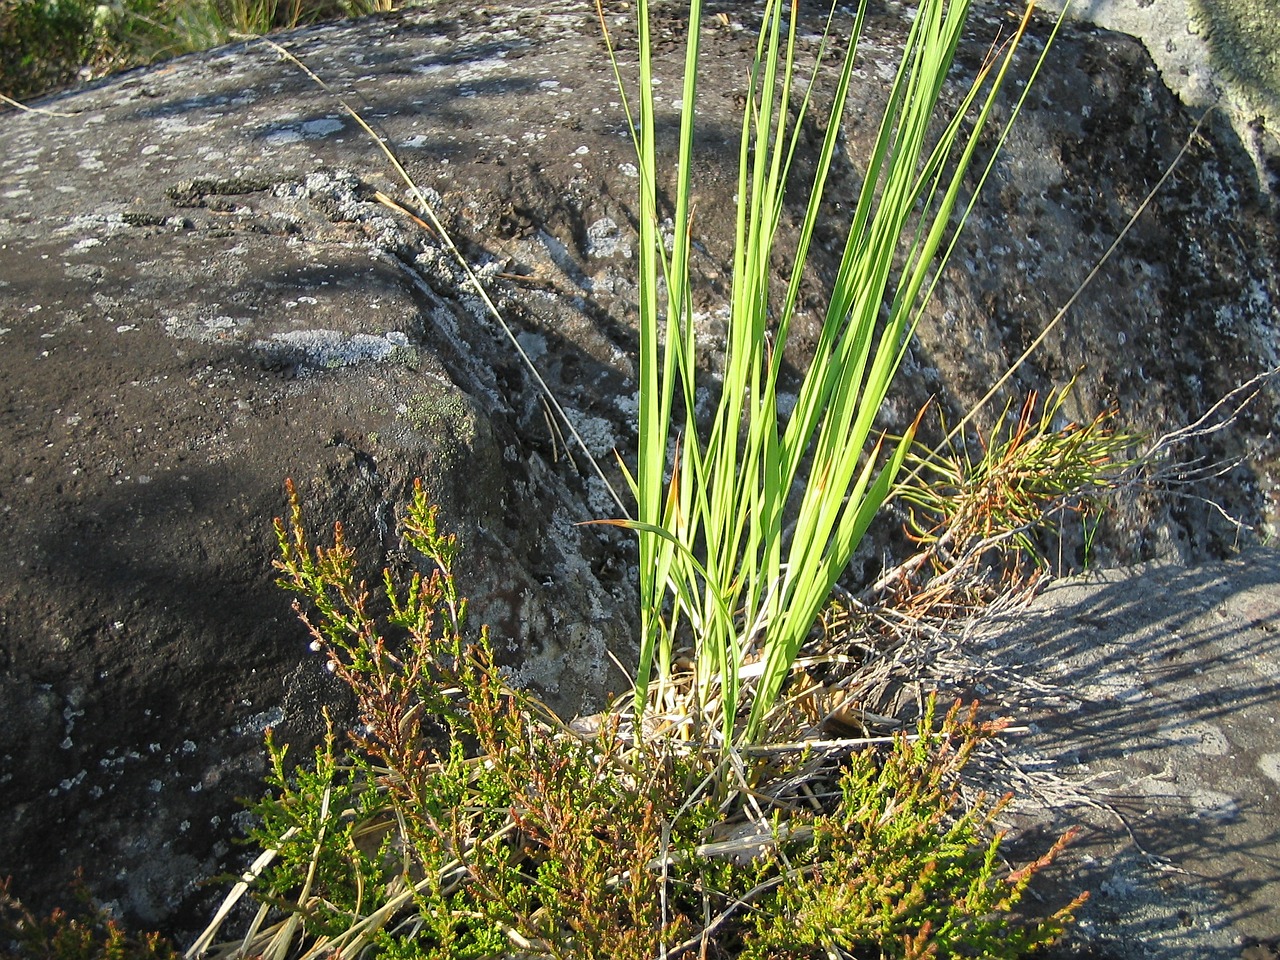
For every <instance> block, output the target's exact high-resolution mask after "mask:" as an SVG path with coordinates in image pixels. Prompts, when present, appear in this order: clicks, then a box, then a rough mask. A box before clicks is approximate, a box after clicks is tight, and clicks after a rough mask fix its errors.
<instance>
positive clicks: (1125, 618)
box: [971, 549, 1280, 960]
mask: <svg viewBox="0 0 1280 960" xmlns="http://www.w3.org/2000/svg"><path fill="white" fill-rule="evenodd" d="M1278 632H1280V552H1277V551H1276V550H1273V549H1272V550H1266V549H1254V550H1250V551H1247V552H1245V553H1243V554H1242V555H1241V556H1240V557H1239V558H1237V559H1234V560H1231V561H1227V562H1224V563H1212V564H1204V565H1200V566H1197V567H1192V568H1188V567H1184V566H1182V565H1179V564H1169V563H1162V564H1150V565H1145V566H1143V567H1138V568H1133V569H1130V570H1125V571H1100V572H1097V573H1095V574H1093V575H1091V576H1089V577H1082V578H1079V579H1073V580H1063V581H1060V582H1058V583H1056V584H1054V585H1053V586H1051V587H1050V588H1049V589H1048V590H1046V591H1045V593H1044V594H1043V595H1041V596H1040V597H1038V598H1037V599H1036V600H1035V602H1034V603H1033V604H1032V606H1031V607H1030V609H1027V610H1019V611H1018V612H1016V613H1014V614H1008V615H1004V616H1000V617H997V618H995V619H994V620H992V621H990V622H988V623H987V624H986V625H984V626H983V627H982V628H981V629H980V630H978V631H976V632H975V634H974V636H973V641H974V642H973V645H972V651H973V657H974V660H975V662H976V661H981V663H982V664H983V667H982V668H981V669H980V670H979V671H977V672H976V673H975V674H974V675H973V677H972V678H971V682H976V683H981V684H983V685H984V689H986V690H988V692H989V694H988V696H987V697H986V698H985V699H986V707H987V708H988V709H990V710H991V711H992V712H993V713H996V714H1003V715H1004V716H1008V717H1012V718H1013V720H1014V722H1015V723H1016V724H1018V725H1019V726H1020V727H1021V728H1022V732H1020V733H1015V734H1010V735H1009V736H1008V737H1007V740H1008V744H1009V749H1008V751H1007V752H1006V753H1005V757H1006V759H1007V761H1011V762H1012V763H1013V764H1014V765H1015V766H1016V767H1017V768H1019V769H1021V770H1023V771H1025V774H1024V776H1023V777H1022V778H1021V779H1018V780H1016V781H1013V782H1011V781H1010V780H1008V779H1005V778H1003V777H1002V776H1001V775H1000V774H998V773H997V774H996V779H997V782H996V783H995V784H994V786H995V788H996V789H998V790H1003V789H1005V788H1007V787H1009V786H1014V787H1016V789H1017V791H1018V794H1019V799H1018V802H1017V803H1015V805H1014V807H1013V812H1012V816H1011V818H1010V819H1011V821H1012V823H1013V824H1015V825H1016V826H1017V827H1018V828H1019V829H1020V830H1022V831H1029V832H1031V833H1032V835H1035V836H1038V838H1039V839H1038V840H1037V841H1036V843H1037V844H1039V845H1040V847H1041V848H1043V837H1044V835H1045V833H1046V832H1054V833H1060V832H1061V831H1062V830H1064V829H1066V827H1067V826H1068V825H1069V824H1077V825H1081V826H1082V828H1083V829H1082V832H1081V834H1080V837H1079V838H1078V839H1077V841H1076V842H1075V843H1073V844H1072V845H1071V846H1070V847H1069V848H1068V849H1067V852H1066V854H1065V855H1064V857H1063V860H1062V861H1061V862H1060V863H1058V864H1056V865H1055V867H1054V868H1053V869H1052V871H1051V872H1050V873H1049V874H1048V875H1047V876H1044V877H1042V878H1041V879H1042V880H1045V881H1048V882H1047V883H1046V884H1045V886H1043V887H1041V888H1040V889H1039V890H1038V891H1037V892H1038V893H1039V894H1041V895H1043V896H1045V897H1047V898H1048V899H1049V900H1050V901H1051V902H1066V901H1067V900H1069V899H1070V898H1071V897H1073V896H1074V895H1075V894H1076V893H1078V892H1079V891H1080V890H1081V889H1087V890H1089V892H1090V894H1091V899H1090V901H1089V903H1088V904H1087V905H1086V907H1085V908H1084V909H1083V910H1082V911H1081V913H1080V921H1081V922H1080V925H1079V927H1078V929H1077V930H1076V931H1075V932H1073V934H1072V936H1071V937H1070V939H1069V941H1068V943H1066V944H1064V945H1063V946H1062V947H1061V948H1059V949H1058V951H1057V952H1056V953H1055V954H1054V955H1055V956H1064V957H1065V956H1072V955H1075V956H1079V955H1080V954H1079V953H1078V952H1077V953H1074V954H1073V953H1072V952H1071V951H1072V950H1073V949H1076V950H1083V949H1085V947H1086V946H1088V947H1089V948H1090V949H1092V950H1093V951H1094V952H1093V954H1091V955H1093V956H1106V957H1110V958H1113V960H1139V958H1141V960H1166V958H1167V960H1174V958H1180V957H1196V958H1199V960H1219V958H1220V960H1228V958H1230V960H1235V958H1239V957H1241V956H1242V954H1241V947H1242V946H1243V945H1246V944H1249V943H1252V944H1254V950H1255V952H1254V953H1252V954H1251V953H1248V952H1246V953H1244V954H1243V956H1245V957H1249V956H1267V955H1268V954H1266V953H1261V952H1257V951H1260V950H1261V949H1262V946H1261V945H1260V942H1262V943H1265V942H1266V941H1268V940H1270V941H1271V942H1272V944H1273V946H1280V944H1277V943H1276V941H1275V940H1274V938H1275V936H1276V933H1277V931H1280V903H1278V902H1277V899H1276V889H1277V884H1280V869H1278V868H1277V863H1280V859H1278V858H1280V836H1278V835H1277V832H1276V824H1277V823H1280V790H1278V788H1277V785H1278V784H1280V731H1277V729H1276V718H1275V704H1276V699H1277V695H1280V683H1278V678H1280V644H1277V634H1278ZM1028 680H1029V681H1031V682H1027V681H1028ZM1004 769H1005V772H1006V773H1007V769H1008V768H1004ZM1000 781H1003V782H1000ZM987 785H988V786H989V787H990V786H992V784H990V783H989V784H987Z"/></svg>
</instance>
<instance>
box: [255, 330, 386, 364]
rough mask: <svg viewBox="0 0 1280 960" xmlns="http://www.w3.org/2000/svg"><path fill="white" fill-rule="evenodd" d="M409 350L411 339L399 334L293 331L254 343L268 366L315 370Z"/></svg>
mask: <svg viewBox="0 0 1280 960" xmlns="http://www.w3.org/2000/svg"><path fill="white" fill-rule="evenodd" d="M409 347H410V345H409V338H408V337H407V336H405V335H404V334H403V333H399V332H392V333H388V334H386V335H385V336H381V337H378V336H374V335H372V334H368V333H355V334H350V335H346V334H343V333H342V332H340V331H338V330H294V331H290V332H289V333H277V334H273V335H272V336H271V338H270V339H268V340H255V341H254V342H253V344H252V349H253V350H254V352H256V353H257V354H258V355H259V356H261V357H262V358H263V360H264V361H265V362H267V363H270V364H278V365H281V366H291V367H295V368H305V369H313V370H335V369H337V368H339V367H350V366H354V365H355V364H357V363H365V362H369V361H375V362H376V361H380V360H387V359H389V358H391V357H393V356H395V355H397V352H398V351H401V350H408V349H409Z"/></svg>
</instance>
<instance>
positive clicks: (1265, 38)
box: [1192, 0, 1280, 120]
mask: <svg viewBox="0 0 1280 960" xmlns="http://www.w3.org/2000/svg"><path fill="white" fill-rule="evenodd" d="M1192 16H1193V19H1194V21H1195V23H1196V25H1197V26H1198V27H1199V28H1200V31H1201V33H1202V34H1203V35H1204V36H1205V38H1206V39H1207V40H1208V42H1209V47H1210V49H1211V51H1212V57H1213V65H1214V67H1216V68H1217V69H1218V70H1220V71H1221V72H1222V73H1223V74H1224V75H1225V76H1226V77H1228V78H1229V80H1230V81H1231V83H1232V85H1233V86H1235V87H1237V88H1238V89H1239V91H1240V92H1241V93H1244V94H1245V95H1246V96H1248V97H1249V99H1250V100H1252V101H1254V102H1255V104H1256V105H1257V106H1258V107H1260V108H1262V109H1264V110H1265V111H1266V112H1267V113H1269V114H1270V117H1271V119H1273V120H1274V119H1276V118H1280V17H1278V16H1277V15H1276V7H1275V0H1195V2H1194V4H1193V14H1192Z"/></svg>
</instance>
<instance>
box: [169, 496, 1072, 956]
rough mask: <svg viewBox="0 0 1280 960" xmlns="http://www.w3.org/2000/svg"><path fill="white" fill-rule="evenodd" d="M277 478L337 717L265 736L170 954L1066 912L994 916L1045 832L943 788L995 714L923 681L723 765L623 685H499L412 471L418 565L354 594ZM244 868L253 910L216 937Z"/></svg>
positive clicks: (425, 949) (911, 942)
mask: <svg viewBox="0 0 1280 960" xmlns="http://www.w3.org/2000/svg"><path fill="white" fill-rule="evenodd" d="M290 495H291V512H290V517H289V519H288V521H287V522H280V523H278V525H277V534H278V538H279V543H280V549H281V556H280V559H279V561H278V566H279V568H280V570H281V573H282V577H281V583H282V584H283V585H284V586H285V587H286V588H287V589H290V590H292V591H294V592H296V593H297V594H299V601H298V604H297V608H298V611H299V614H300V616H301V617H302V619H303V621H304V622H305V623H306V625H307V628H308V630H309V632H310V635H311V637H312V641H313V646H314V647H315V648H316V649H317V650H318V651H319V652H321V653H322V654H323V655H324V656H325V657H326V658H327V663H328V665H329V668H330V669H331V670H332V672H333V673H334V674H335V675H336V676H338V677H339V678H340V679H341V680H342V681H343V682H344V683H345V684H346V685H347V686H348V687H349V688H350V689H351V691H352V692H353V694H354V695H355V700H356V702H357V704H358V711H359V719H358V722H357V723H356V724H355V726H354V728H353V729H352V730H350V731H346V732H345V733H343V734H342V735H341V736H339V735H338V734H337V733H335V732H333V731H331V735H330V736H329V738H328V739H327V740H326V742H325V743H324V744H323V745H322V746H321V747H320V748H319V749H318V750H317V752H316V754H315V756H314V757H313V758H310V759H309V760H308V761H307V762H305V763H302V764H300V765H299V766H298V767H297V768H296V769H295V770H293V771H292V772H290V771H289V770H288V764H287V763H286V762H285V750H284V748H283V747H280V746H278V745H276V744H275V743H274V742H273V740H272V739H270V737H269V738H268V747H269V749H270V752H271V756H272V766H273V771H274V772H273V774H272V776H271V781H270V785H271V791H270V792H269V793H268V794H267V796H266V797H265V798H263V799H262V800H261V801H260V802H258V803H257V804H256V806H255V810H256V812H257V814H258V820H259V826H258V827H257V829H256V830H255V831H254V833H253V840H254V842H255V844H256V845H257V846H258V847H260V848H261V849H262V851H263V852H262V855H261V856H259V858H258V860H257V862H256V863H255V864H254V866H253V868H251V869H250V870H249V871H248V872H247V873H246V875H245V876H244V878H242V880H241V882H240V883H239V884H238V885H237V887H236V888H235V889H234V890H233V891H232V894H231V896H230V897H229V898H228V901H227V903H226V904H225V905H224V908H223V910H222V911H220V912H219V915H218V917H217V918H216V919H215V921H214V923H213V924H212V925H211V926H210V928H209V929H208V930H207V931H206V933H205V935H204V936H203V937H201V939H200V940H199V941H198V942H197V943H196V944H195V945H193V947H192V948H191V949H190V950H189V951H188V953H187V957H188V958H195V957H198V956H204V955H209V956H216V957H231V956H236V957H240V956H256V955H263V956H268V957H274V958H281V960H283V958H285V957H312V956H320V955H324V954H332V953H336V952H341V953H342V954H343V955H346V956H354V955H356V954H358V953H360V952H361V951H363V950H366V949H367V950H369V951H370V954H369V955H371V956H383V957H393V958H405V960H407V958H423V957H426V958H439V960H444V958H481V957H507V956H520V957H550V958H558V960H568V958H575V960H576V958H584V960H586V958H591V960H594V958H600V960H605V958H609V960H645V958H653V957H657V956H660V955H663V954H664V952H665V955H666V956H669V957H675V956H680V955H684V954H690V953H693V952H694V951H697V952H698V953H699V955H703V956H709V957H728V956H744V957H748V958H759V960H765V958H782V957H807V956H844V957H871V956H882V957H903V958H907V957H924V956H937V957H962V956H984V957H1010V958H1012V957H1017V956H1021V955H1022V954H1023V953H1024V952H1025V950H1027V949H1029V948H1031V947H1034V946H1036V945H1038V944H1043V943H1048V942H1050V941H1052V940H1053V939H1054V938H1055V937H1056V936H1057V935H1058V934H1059V933H1060V932H1061V930H1062V929H1063V927H1064V925H1065V924H1066V923H1068V922H1069V921H1070V917H1071V911H1072V909H1074V907H1075V906H1077V905H1078V903H1076V904H1072V905H1071V906H1070V907H1068V908H1065V909H1063V910H1060V911H1058V912H1056V913H1054V914H1053V915H1051V916H1050V917H1048V918H1046V919H1045V920H1043V921H1040V922H1036V923H1022V922H1015V921H1012V920H1011V919H1010V917H1011V915H1010V913H1009V911H1010V909H1011V908H1012V907H1013V906H1014V905H1016V904H1017V903H1018V902H1019V900H1020V898H1021V896H1022V894H1023V893H1024V891H1025V890H1026V887H1027V884H1028V883H1029V881H1030V879H1031V878H1032V876H1033V875H1034V874H1035V873H1036V872H1037V871H1038V870H1039V869H1041V868H1042V867H1043V866H1045V865H1046V864H1048V863H1049V862H1050V861H1051V860H1052V859H1053V857H1054V855H1056V853H1057V851H1058V850H1059V849H1060V847H1061V842H1060V843H1059V844H1058V845H1055V846H1054V848H1053V849H1051V850H1050V851H1049V852H1048V854H1046V855H1045V857H1043V858H1041V859H1040V860H1038V861H1036V862H1034V863H1032V864H1029V865H1027V866H1025V867H1023V868H1021V869H1019V870H1012V871H1011V870H1009V869H1008V868H1006V867H1005V866H1004V865H1003V863H1002V861H1001V860H1000V857H999V850H1000V835H999V833H996V834H994V836H993V835H992V834H991V832H990V828H991V826H992V821H993V818H994V817H995V815H996V814H997V813H998V812H999V811H1000V809H1001V808H1002V806H1003V804H1004V801H996V802H988V801H986V800H984V799H979V800H978V801H977V802H976V803H975V804H970V805H966V804H962V803H961V802H960V800H959V793H958V776H959V774H960V773H961V771H962V770H963V769H964V767H965V765H966V764H967V762H968V761H969V759H970V757H971V755H972V751H973V750H974V748H975V746H976V745H977V744H979V743H980V742H982V741H983V740H984V739H986V738H988V737H990V736H992V735H993V734H994V733H995V732H996V730H997V729H998V725H995V724H991V723H982V722H979V721H978V719H977V716H976V709H970V710H967V711H966V710H961V709H960V708H959V706H956V707H954V708H952V709H951V710H949V711H947V712H946V713H945V714H944V715H942V716H938V715H937V714H936V713H935V710H934V706H933V704H932V701H930V703H929V705H928V708H927V710H926V711H925V714H924V716H923V717H922V718H921V720H920V722H919V724H918V725H917V729H916V732H915V733H914V734H913V735H909V736H908V735H905V734H904V735H899V736H896V737H893V738H891V739H890V741H889V742H888V745H887V748H884V749H875V748H868V749H866V750H863V751H861V752H853V751H851V749H850V748H849V746H848V745H847V744H845V745H832V744H826V743H823V742H821V741H818V742H811V743H809V744H807V745H805V746H804V747H802V748H795V749H784V750H781V751H779V750H742V751H735V752H734V753H733V754H732V762H731V763H730V764H729V769H730V770H731V773H730V774H729V775H728V780H727V781H725V780H723V778H724V777H725V773H724V771H725V769H726V768H725V765H724V763H723V758H722V754H721V752H720V751H719V750H718V749H715V748H712V747H709V746H708V745H707V744H706V743H705V742H701V741H699V740H698V739H697V737H696V736H692V735H691V730H692V729H693V727H692V724H691V722H690V721H691V720H692V718H691V717H690V716H685V717H676V716H671V717H668V718H667V719H666V721H665V723H664V725H662V726H655V727H653V728H651V729H649V730H646V731H645V735H644V736H640V737H637V736H636V732H637V731H636V730H635V728H634V727H633V721H634V714H633V713H632V712H631V710H630V709H629V702H630V701H629V700H623V701H621V702H620V704H619V706H618V708H617V709H613V710H609V711H606V712H605V713H602V714H600V715H597V716H594V717H590V718H580V719H579V720H576V721H574V722H572V723H566V722H564V721H563V720H561V719H560V718H559V717H557V716H556V715H555V714H554V713H553V712H552V711H551V710H550V709H548V708H547V707H546V706H545V705H544V704H542V703H540V702H539V701H538V700H537V699H536V698H534V697H533V696H532V695H530V694H529V693H527V692H524V691H521V690H518V689H515V688H513V687H511V686H510V685H509V684H508V683H507V682H506V681H505V679H504V678H503V675H502V671H501V669H500V668H499V667H498V666H497V664H496V663H495V662H494V659H493V654H492V649H491V646H490V643H489V639H488V636H487V633H486V631H485V629H484V628H479V629H472V628H471V627H469V626H468V624H467V616H466V614H467V605H466V601H465V600H464V599H463V598H462V597H460V596H459V595H458V592H457V588H456V586H455V582H454V568H455V564H456V561H457V546H456V542H455V540H454V539H453V538H452V537H450V536H447V535H446V534H444V533H443V532H442V531H441V530H440V528H439V526H438V522H437V515H436V511H435V509H434V508H433V507H431V506H430V505H429V504H428V502H427V500H426V496H425V494H424V493H423V491H422V489H421V487H418V489H417V490H416V491H415V495H414V498H413V501H412V503H410V504H409V505H408V508H407V510H406V512H405V517H404V522H403V530H404V545H405V547H406V548H407V549H408V550H409V551H410V552H411V553H412V554H413V555H415V556H416V557H417V559H418V561H419V562H420V564H421V565H422V566H423V567H425V568H426V570H427V571H428V572H426V573H421V572H417V573H413V574H411V575H409V576H408V577H407V578H401V579H402V580H404V581H405V582H397V578H395V577H393V576H392V574H391V573H390V572H384V574H383V578H382V583H381V586H380V588H379V589H378V590H377V591H376V600H375V594H374V592H372V591H370V590H369V589H368V588H367V586H366V584H365V583H364V582H363V581H361V580H359V578H358V574H357V569H356V563H355V557H354V555H353V553H352V551H351V549H350V548H349V547H348V546H347V545H346V543H345V541H344V539H343V535H342V529H341V527H340V526H339V527H337V528H336V529H335V534H334V540H333V543H332V545H330V546H324V547H313V546H312V545H311V543H310V541H309V538H308V535H307V533H306V531H305V529H304V525H303V519H302V514H301V509H300V506H299V504H298V501H297V498H296V496H295V495H293V494H292V492H291V494H290ZM375 606H381V607H382V608H383V609H384V611H385V613H384V614H383V615H381V616H378V615H375V613H374V612H373V610H374V607H375ZM649 720H650V721H653V720H654V718H653V717H650V718H649ZM246 892H248V893H251V894H252V895H253V896H254V897H255V898H256V899H257V900H258V901H259V904H260V907H259V909H258V911H257V914H256V916H255V918H254V919H253V920H252V921H251V922H250V923H249V925H248V929H247V931H243V932H242V933H241V934H240V935H238V936H237V937H236V938H235V939H234V940H228V941H227V942H225V943H222V944H216V943H215V941H217V940H218V939H219V934H220V933H221V931H222V928H223V926H224V924H225V923H226V917H227V916H228V914H229V912H230V910H231V907H232V906H233V905H234V903H235V901H236V900H238V899H239V898H241V897H242V896H243V895H244V894H245V893H246Z"/></svg>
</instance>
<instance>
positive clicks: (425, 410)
mask: <svg viewBox="0 0 1280 960" xmlns="http://www.w3.org/2000/svg"><path fill="white" fill-rule="evenodd" d="M406 406H407V409H406V410H405V413H404V417H405V419H407V420H408V421H409V424H410V425H411V426H412V427H413V429H414V430H417V431H418V432H419V433H422V434H425V435H426V437H427V439H429V440H430V441H431V442H432V443H434V444H435V445H436V447H437V448H438V449H439V450H440V451H441V452H442V453H443V454H444V455H445V456H446V457H447V458H450V459H452V458H454V457H457V456H460V455H461V454H463V453H464V452H466V451H468V450H470V449H471V447H472V446H473V444H474V443H475V439H476V420H475V412H474V411H473V410H472V409H471V405H470V404H469V403H467V401H466V399H465V398H464V397H463V396H462V395H461V394H459V393H446V392H441V393H415V394H414V395H413V396H412V397H410V398H409V402H408V404H407V405H406Z"/></svg>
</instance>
